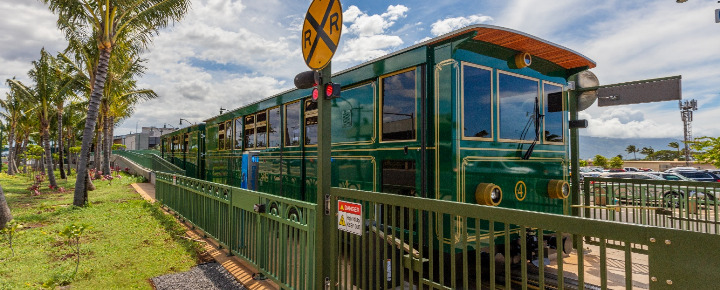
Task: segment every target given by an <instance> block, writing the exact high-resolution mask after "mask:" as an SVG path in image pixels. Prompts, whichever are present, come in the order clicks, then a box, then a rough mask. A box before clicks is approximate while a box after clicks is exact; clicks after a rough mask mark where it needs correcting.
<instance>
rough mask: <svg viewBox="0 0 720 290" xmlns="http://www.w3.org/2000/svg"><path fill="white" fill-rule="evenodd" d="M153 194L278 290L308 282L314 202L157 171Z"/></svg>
mask: <svg viewBox="0 0 720 290" xmlns="http://www.w3.org/2000/svg"><path fill="white" fill-rule="evenodd" d="M155 190H156V192H155V195H156V198H157V200H158V201H160V202H161V203H162V204H163V205H164V206H167V207H168V208H170V209H172V210H173V211H174V212H175V213H176V214H177V215H178V216H179V217H181V218H182V219H185V220H187V221H188V222H190V223H192V224H193V225H194V226H196V227H198V228H200V229H201V230H202V231H203V232H205V233H206V234H207V235H208V236H210V237H212V238H213V239H215V240H217V241H218V242H219V243H220V245H222V246H223V247H226V248H228V249H229V250H230V251H231V252H232V253H233V254H234V255H237V256H239V257H241V258H243V259H244V260H246V261H248V262H250V263H251V264H253V265H254V266H255V267H256V268H257V269H259V270H260V271H261V272H262V273H263V274H264V275H266V276H267V277H269V278H271V279H273V280H274V281H275V282H277V283H278V284H279V285H281V286H282V287H283V288H293V289H317V287H316V285H313V279H312V278H313V277H314V273H313V269H314V268H313V267H312V265H314V259H315V258H314V257H315V238H316V237H315V235H314V229H315V225H314V221H315V215H316V208H317V206H316V205H315V204H311V203H306V202H301V201H297V200H293V199H287V198H283V197H278V196H273V195H269V194H264V193H260V192H254V191H249V190H244V189H241V188H237V187H230V186H226V185H222V184H217V183H212V182H208V181H204V180H199V179H193V178H188V177H183V176H179V175H172V174H168V173H163V172H157V175H156V183H155Z"/></svg>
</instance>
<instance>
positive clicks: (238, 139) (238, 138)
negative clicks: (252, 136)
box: [235, 117, 243, 149]
mask: <svg viewBox="0 0 720 290" xmlns="http://www.w3.org/2000/svg"><path fill="white" fill-rule="evenodd" d="M242 133H243V125H242V117H240V118H236V119H235V149H242V145H243V144H242V143H243V142H242V140H243V139H242V137H243V134H242Z"/></svg>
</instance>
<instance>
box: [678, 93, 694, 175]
mask: <svg viewBox="0 0 720 290" xmlns="http://www.w3.org/2000/svg"><path fill="white" fill-rule="evenodd" d="M678 106H679V107H680V117H681V118H682V121H683V131H684V132H683V133H684V134H683V135H684V138H685V141H684V142H683V143H685V166H690V146H688V143H689V142H690V141H692V124H691V123H692V116H693V111H697V101H696V100H689V101H684V102H683V101H678Z"/></svg>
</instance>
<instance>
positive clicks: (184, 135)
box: [183, 133, 190, 153]
mask: <svg viewBox="0 0 720 290" xmlns="http://www.w3.org/2000/svg"><path fill="white" fill-rule="evenodd" d="M183 138H184V139H185V141H184V142H183V152H185V153H187V152H188V150H189V149H190V146H188V145H189V144H190V136H189V135H188V134H187V133H185V134H183Z"/></svg>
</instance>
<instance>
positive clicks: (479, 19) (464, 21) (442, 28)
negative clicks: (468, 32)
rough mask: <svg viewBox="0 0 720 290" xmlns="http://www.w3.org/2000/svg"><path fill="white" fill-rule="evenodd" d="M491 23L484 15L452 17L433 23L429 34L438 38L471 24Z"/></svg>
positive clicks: (489, 18)
mask: <svg viewBox="0 0 720 290" xmlns="http://www.w3.org/2000/svg"><path fill="white" fill-rule="evenodd" d="M491 21H493V18H492V17H490V16H485V15H480V14H478V15H470V16H466V17H453V18H446V19H443V20H439V21H436V22H435V23H433V24H432V25H431V26H432V29H431V30H430V33H432V34H433V35H435V36H440V35H443V34H445V33H448V32H451V31H453V30H456V29H459V28H463V27H465V26H468V25H471V24H482V23H487V22H491Z"/></svg>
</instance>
